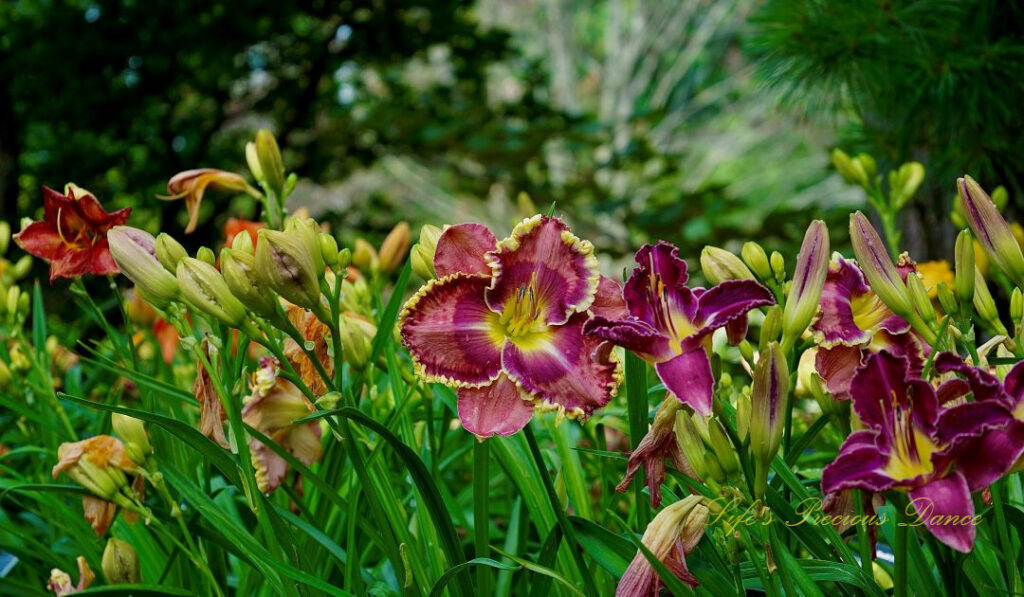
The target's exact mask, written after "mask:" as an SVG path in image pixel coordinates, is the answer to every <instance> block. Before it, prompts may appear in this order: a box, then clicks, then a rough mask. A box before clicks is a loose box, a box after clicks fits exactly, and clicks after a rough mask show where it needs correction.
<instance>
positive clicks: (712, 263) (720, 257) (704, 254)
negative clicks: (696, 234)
mask: <svg viewBox="0 0 1024 597" xmlns="http://www.w3.org/2000/svg"><path fill="white" fill-rule="evenodd" d="M700 269H701V271H702V272H704V277H705V278H707V279H708V282H710V283H712V284H716V285H717V284H721V283H722V282H725V281H726V280H753V279H754V274H753V273H752V272H751V271H750V269H749V268H748V267H747V266H746V265H744V263H743V261H741V260H740V258H739V257H737V256H735V255H733V254H732V253H730V252H729V251H726V250H725V249H721V248H719V247H713V246H710V245H708V246H706V247H704V249H703V250H701V252H700Z"/></svg>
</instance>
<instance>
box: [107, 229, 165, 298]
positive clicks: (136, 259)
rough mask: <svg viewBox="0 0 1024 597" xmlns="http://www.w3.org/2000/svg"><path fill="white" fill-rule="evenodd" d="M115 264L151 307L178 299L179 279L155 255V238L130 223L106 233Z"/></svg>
mask: <svg viewBox="0 0 1024 597" xmlns="http://www.w3.org/2000/svg"><path fill="white" fill-rule="evenodd" d="M107 242H108V244H109V245H110V255H111V256H112V257H113V258H114V263H116V264H117V267H118V269H120V270H121V273H123V274H124V275H125V276H126V277H127V278H128V279H129V280H131V281H132V282H134V283H135V287H136V289H138V290H139V291H140V292H142V294H143V296H144V297H145V298H146V300H147V301H149V302H150V303H152V304H153V306H155V307H157V308H159V309H164V308H166V307H167V305H169V304H170V303H171V302H172V301H175V300H177V299H178V281H177V280H176V279H175V277H174V276H173V275H171V273H170V272H168V271H167V270H166V269H164V266H163V265H161V263H160V260H158V259H157V258H156V239H154V238H153V236H152V235H150V234H149V233H148V232H145V231H143V230H139V229H138V228H132V227H130V226H114V227H113V228H111V229H110V231H109V232H107Z"/></svg>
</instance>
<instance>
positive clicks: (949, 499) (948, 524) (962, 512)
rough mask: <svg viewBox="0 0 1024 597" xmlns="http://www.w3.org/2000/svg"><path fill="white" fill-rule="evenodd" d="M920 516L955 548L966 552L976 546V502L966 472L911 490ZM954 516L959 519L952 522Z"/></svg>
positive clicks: (912, 501) (945, 541)
mask: <svg viewBox="0 0 1024 597" xmlns="http://www.w3.org/2000/svg"><path fill="white" fill-rule="evenodd" d="M908 495H909V497H910V503H911V504H912V505H913V506H914V510H915V511H916V512H917V516H918V519H919V520H920V521H921V522H923V523H924V526H926V527H928V530H929V531H931V533H932V534H933V535H935V538H936V539H938V540H939V541H942V542H943V543H945V544H946V545H948V546H950V547H952V548H953V549H955V550H957V551H959V552H962V553H967V552H969V551H971V548H973V547H974V534H975V528H974V524H972V522H973V521H972V520H971V519H972V518H973V517H974V503H973V502H972V501H971V492H970V491H969V490H968V488H967V481H966V480H965V479H964V477H963V475H961V474H960V473H958V472H953V473H952V474H951V475H949V476H947V477H944V478H941V479H935V480H932V481H930V482H928V483H925V484H924V485H921V486H920V487H917V488H914V489H911V490H910V492H909V493H908ZM951 517H955V520H956V522H953V520H954V519H953V518H951Z"/></svg>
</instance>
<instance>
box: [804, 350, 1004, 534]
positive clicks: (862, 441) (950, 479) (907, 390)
mask: <svg viewBox="0 0 1024 597" xmlns="http://www.w3.org/2000/svg"><path fill="white" fill-rule="evenodd" d="M851 394H852V395H853V408H854V410H855V411H856V412H857V415H858V416H859V417H860V420H861V422H862V423H863V425H864V427H865V429H862V430H860V431H855V432H853V433H852V434H850V436H849V437H848V438H846V441H845V442H844V443H843V446H842V448H841V449H840V451H839V455H838V456H837V457H836V459H835V460H834V461H833V462H832V463H831V464H829V465H828V466H826V467H825V468H824V470H823V471H822V476H821V489H822V492H823V493H826V494H828V493H832V492H836V491H841V490H844V489H854V488H857V489H863V490H866V491H871V492H882V491H886V490H889V489H895V490H900V491H905V492H907V494H908V496H909V498H910V502H911V504H912V505H913V507H914V509H915V510H916V511H917V513H918V516H919V517H920V519H921V522H922V523H923V524H924V525H925V526H926V527H927V528H928V530H929V531H931V533H932V534H933V535H935V537H936V538H937V539H939V540H940V541H942V542H943V543H945V544H946V545H948V546H950V547H952V548H953V549H955V550H957V551H961V552H968V551H970V550H971V548H972V547H973V545H974V535H975V528H974V526H973V525H971V524H958V523H957V524H954V523H950V522H949V518H947V517H957V518H958V520H961V521H962V520H968V519H970V518H972V517H973V516H974V503H973V502H972V501H971V491H972V490H973V489H975V487H972V482H971V481H972V480H971V479H970V478H969V476H968V474H966V473H965V463H968V462H969V461H970V460H971V459H976V458H985V457H986V456H987V455H983V454H976V453H970V451H969V449H968V448H969V447H970V446H971V444H972V442H973V440H974V439H975V438H977V437H979V436H980V435H981V434H983V433H984V432H985V431H987V430H988V429H990V428H991V427H990V424H996V423H998V422H999V421H1004V420H1005V418H1006V411H1005V409H1001V410H1002V414H1000V413H999V412H998V411H999V410H1000V409H991V408H988V407H987V406H986V405H982V404H980V403H978V402H973V403H966V404H963V405H960V406H958V407H956V408H954V409H941V408H940V405H939V400H938V397H937V395H936V392H935V389H934V388H933V387H932V386H931V384H929V383H928V382H927V381H925V380H923V379H920V378H919V377H917V375H914V374H911V373H910V365H909V363H908V361H907V359H905V358H902V357H899V356H895V355H893V354H891V353H889V352H885V351H883V352H880V353H876V354H872V355H870V356H868V358H867V361H866V362H865V364H864V365H863V366H862V367H861V368H860V369H858V370H857V373H856V374H855V375H854V377H853V381H852V383H851ZM965 419H966V420H969V421H971V422H972V423H971V424H970V425H966V426H965V425H964V424H963V421H964V420H965ZM965 517H966V518H965Z"/></svg>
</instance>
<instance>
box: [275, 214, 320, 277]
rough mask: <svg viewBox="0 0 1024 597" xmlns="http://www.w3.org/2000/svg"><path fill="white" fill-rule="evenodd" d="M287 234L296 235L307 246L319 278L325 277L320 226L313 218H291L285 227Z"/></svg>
mask: <svg viewBox="0 0 1024 597" xmlns="http://www.w3.org/2000/svg"><path fill="white" fill-rule="evenodd" d="M284 231H285V233H286V234H294V235H295V236H296V237H297V238H298V239H300V240H301V241H302V244H303V245H305V247H306V251H307V252H308V253H309V256H310V259H311V260H312V263H313V271H314V272H315V273H316V275H317V277H320V276H322V275H324V273H325V272H324V257H323V254H322V253H321V251H320V238H319V236H320V226H318V225H317V223H316V221H315V220H313V219H312V218H306V219H302V218H289V219H288V221H287V222H285V225H284Z"/></svg>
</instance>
